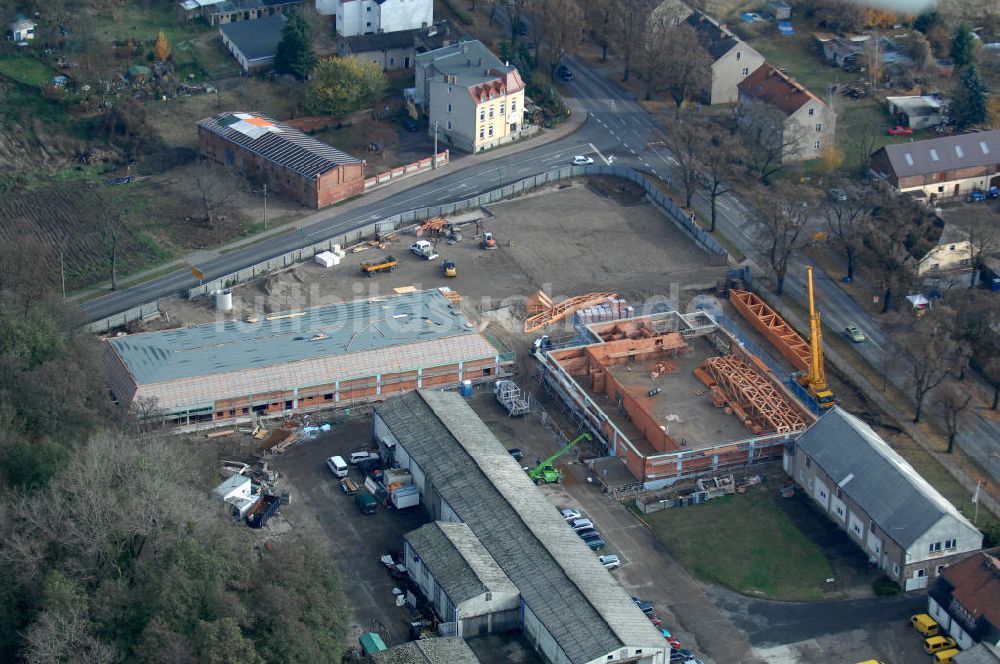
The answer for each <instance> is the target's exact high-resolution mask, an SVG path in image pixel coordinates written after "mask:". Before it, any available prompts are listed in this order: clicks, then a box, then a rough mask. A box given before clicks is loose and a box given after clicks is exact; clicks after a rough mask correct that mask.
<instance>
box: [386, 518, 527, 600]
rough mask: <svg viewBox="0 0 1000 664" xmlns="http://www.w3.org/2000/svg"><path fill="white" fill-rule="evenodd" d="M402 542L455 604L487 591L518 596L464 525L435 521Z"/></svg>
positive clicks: (413, 532)
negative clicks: (407, 545) (415, 553)
mask: <svg viewBox="0 0 1000 664" xmlns="http://www.w3.org/2000/svg"><path fill="white" fill-rule="evenodd" d="M404 539H405V540H407V541H408V542H409V543H410V546H412V547H413V550H414V551H416V552H417V554H418V555H419V556H420V560H421V561H423V563H424V565H426V566H427V568H428V569H429V570H430V573H431V576H433V577H434V578H435V579H436V580H437V582H438V585H440V586H441V587H442V588H443V589H444V592H445V594H446V595H448V598H449V599H451V601H452V603H454V604H460V603H462V602H464V601H466V600H469V599H472V598H473V597H479V596H480V595H482V594H483V593H486V592H487V591H489V592H494V593H510V594H513V595H516V594H517V588H516V587H515V586H514V584H513V583H511V580H510V579H508V578H507V575H506V574H504V573H503V570H502V569H500V566H499V565H497V561H495V560H493V557H492V556H491V555H490V554H489V552H488V551H487V550H486V549H485V548H484V547H483V544H482V542H480V541H479V540H478V539H476V536H475V535H473V534H472V531H471V530H470V529H469V526H468V525H467V524H464V523H444V522H441V521H435V522H434V523H428V524H427V525H425V526H422V527H420V528H418V529H416V530H413V531H411V532H409V533H407V534H406V535H404Z"/></svg>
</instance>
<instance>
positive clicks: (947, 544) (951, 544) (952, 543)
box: [944, 539, 958, 549]
mask: <svg viewBox="0 0 1000 664" xmlns="http://www.w3.org/2000/svg"><path fill="white" fill-rule="evenodd" d="M957 547H958V540H953V539H948V540H945V541H944V548H946V549H954V548H957Z"/></svg>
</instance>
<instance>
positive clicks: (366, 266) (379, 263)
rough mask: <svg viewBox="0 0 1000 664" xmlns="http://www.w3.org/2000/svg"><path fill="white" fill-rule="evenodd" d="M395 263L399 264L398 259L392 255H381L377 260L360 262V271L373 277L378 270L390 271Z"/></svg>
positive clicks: (393, 268)
mask: <svg viewBox="0 0 1000 664" xmlns="http://www.w3.org/2000/svg"><path fill="white" fill-rule="evenodd" d="M397 265H399V261H398V260H396V259H395V258H393V257H392V256H383V257H382V258H379V259H377V260H373V261H365V262H364V263H362V264H361V271H362V272H364V273H365V274H367V275H368V276H369V277H374V276H375V274H376V273H378V272H392V271H393V270H395V269H396V266H397Z"/></svg>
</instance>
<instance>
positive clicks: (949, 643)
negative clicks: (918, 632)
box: [924, 636, 955, 655]
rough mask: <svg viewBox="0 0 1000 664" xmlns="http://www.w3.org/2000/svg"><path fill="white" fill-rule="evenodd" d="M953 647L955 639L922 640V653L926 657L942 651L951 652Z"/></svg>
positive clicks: (944, 637) (935, 637) (943, 637)
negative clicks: (925, 654)
mask: <svg viewBox="0 0 1000 664" xmlns="http://www.w3.org/2000/svg"><path fill="white" fill-rule="evenodd" d="M954 647H955V639H953V638H951V637H950V636H932V637H931V638H929V639H924V652H925V653H927V654H928V655H933V654H934V653H936V652H941V651H942V650H951V649H952V648H954Z"/></svg>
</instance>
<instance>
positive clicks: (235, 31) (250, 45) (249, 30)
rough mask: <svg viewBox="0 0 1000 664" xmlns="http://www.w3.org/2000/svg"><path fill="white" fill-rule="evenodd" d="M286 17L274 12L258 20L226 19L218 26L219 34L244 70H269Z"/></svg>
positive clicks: (272, 63)
mask: <svg viewBox="0 0 1000 664" xmlns="http://www.w3.org/2000/svg"><path fill="white" fill-rule="evenodd" d="M285 20H286V19H285V16H284V14H275V15H274V16H268V17H267V18H259V19H257V20H256V21H237V22H235V23H226V24H224V25H222V26H220V27H219V35H220V36H221V37H222V44H223V45H224V46H225V47H226V50H228V51H229V52H230V53H232V55H233V57H234V58H236V61H237V62H239V63H240V67H242V68H243V71H245V72H260V71H266V70H269V69H271V67H272V66H273V65H274V54H275V53H276V52H277V50H278V42H280V41H281V31H282V30H283V29H284V28H285Z"/></svg>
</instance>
